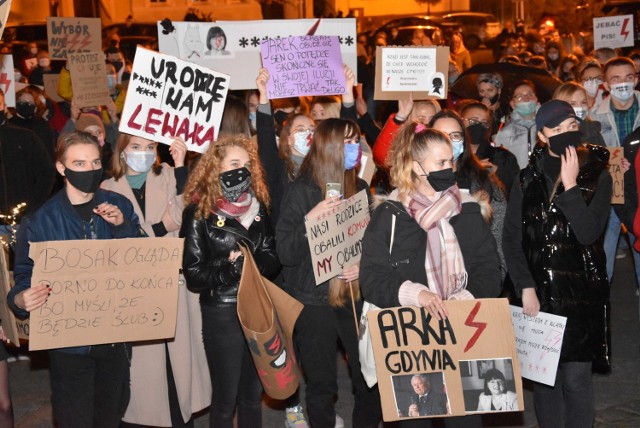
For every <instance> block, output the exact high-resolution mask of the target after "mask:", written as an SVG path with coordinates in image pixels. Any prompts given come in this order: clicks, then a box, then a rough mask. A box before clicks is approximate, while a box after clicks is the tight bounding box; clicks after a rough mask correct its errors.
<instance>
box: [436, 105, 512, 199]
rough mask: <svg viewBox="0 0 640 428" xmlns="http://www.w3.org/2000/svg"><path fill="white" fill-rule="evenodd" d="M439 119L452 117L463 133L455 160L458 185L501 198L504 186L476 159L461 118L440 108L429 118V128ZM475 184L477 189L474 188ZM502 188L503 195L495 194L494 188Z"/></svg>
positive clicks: (490, 197)
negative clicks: (461, 144) (460, 149)
mask: <svg viewBox="0 0 640 428" xmlns="http://www.w3.org/2000/svg"><path fill="white" fill-rule="evenodd" d="M440 119H454V120H455V121H456V122H458V125H460V129H462V134H463V135H464V150H463V151H462V154H461V155H460V157H458V159H457V160H456V181H457V182H458V185H459V186H460V187H461V188H463V189H470V190H472V193H475V192H476V191H477V190H483V191H484V192H486V194H487V196H489V200H490V201H493V200H496V199H498V200H499V199H503V196H504V194H505V192H504V188H503V185H502V183H501V182H500V180H499V179H498V178H497V177H496V176H495V174H493V173H490V172H489V171H487V170H486V169H485V168H483V167H482V164H481V163H480V161H479V160H478V158H477V156H476V155H475V153H473V150H472V149H471V137H469V133H468V132H467V128H466V127H465V126H464V123H463V122H462V118H461V117H460V116H459V115H458V113H456V112H455V111H453V110H448V109H445V110H442V111H441V112H438V113H436V114H435V116H433V117H432V118H431V121H430V122H429V128H433V126H434V125H435V123H436V122H437V121H438V120H440ZM476 186H477V189H476V188H475V187H476ZM496 187H497V188H498V189H500V190H502V193H503V195H495V194H494V188H496Z"/></svg>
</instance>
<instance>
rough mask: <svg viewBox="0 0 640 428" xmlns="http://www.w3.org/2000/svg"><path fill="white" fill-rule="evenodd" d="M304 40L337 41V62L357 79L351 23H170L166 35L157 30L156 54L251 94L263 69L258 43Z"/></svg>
mask: <svg viewBox="0 0 640 428" xmlns="http://www.w3.org/2000/svg"><path fill="white" fill-rule="evenodd" d="M283 24H284V25H283ZM304 35H315V36H338V43H339V45H337V46H336V48H337V47H339V49H340V52H341V55H342V62H344V63H345V64H347V65H348V66H349V67H350V68H351V70H353V72H354V73H357V55H356V37H357V36H356V20H355V19H353V18H340V19H324V18H323V19H318V20H316V19H287V20H286V21H282V20H260V21H215V22H175V21H174V22H172V23H171V27H170V28H168V29H167V28H164V27H163V25H162V23H159V24H158V44H159V46H160V49H159V50H160V52H162V53H164V54H168V55H172V56H175V57H177V58H180V59H183V60H186V61H191V62H192V63H194V64H198V65H202V66H204V67H207V68H210V69H214V70H216V71H218V72H220V73H226V74H229V75H232V76H233V80H232V81H231V87H230V88H229V89H232V90H233V89H255V88H256V74H257V72H258V69H259V68H260V67H261V66H262V64H261V54H260V45H261V42H263V41H266V40H267V39H277V38H280V39H282V40H286V39H288V38H289V37H291V36H304ZM325 72H327V71H326V70H325ZM310 76H311V74H310ZM311 81H315V79H311ZM332 86H333V85H332Z"/></svg>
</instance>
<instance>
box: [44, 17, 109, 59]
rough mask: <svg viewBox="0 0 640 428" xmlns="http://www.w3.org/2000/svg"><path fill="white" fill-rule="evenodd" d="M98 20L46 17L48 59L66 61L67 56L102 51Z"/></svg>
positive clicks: (100, 25)
mask: <svg viewBox="0 0 640 428" xmlns="http://www.w3.org/2000/svg"><path fill="white" fill-rule="evenodd" d="M101 28H102V24H101V23H100V18H73V17H69V18H63V17H53V16H48V17H47V41H48V44H49V57H50V58H51V59H52V60H53V59H61V60H66V59H67V57H68V56H69V54H72V53H81V52H101V51H102V30H101Z"/></svg>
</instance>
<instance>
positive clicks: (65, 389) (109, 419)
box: [49, 343, 130, 428]
mask: <svg viewBox="0 0 640 428" xmlns="http://www.w3.org/2000/svg"><path fill="white" fill-rule="evenodd" d="M129 352H130V350H129ZM49 360H50V367H51V372H50V373H51V406H52V408H53V417H54V419H55V421H56V423H57V425H58V426H59V427H72V428H74V427H93V428H117V427H118V426H120V419H122V416H124V412H125V410H126V409H127V405H128V404H129V397H130V389H129V356H128V352H127V350H126V348H125V344H124V343H116V344H113V345H94V346H92V347H91V351H90V352H89V354H88V355H81V354H71V353H67V352H63V351H50V352H49Z"/></svg>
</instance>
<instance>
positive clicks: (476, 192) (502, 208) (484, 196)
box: [429, 110, 507, 277]
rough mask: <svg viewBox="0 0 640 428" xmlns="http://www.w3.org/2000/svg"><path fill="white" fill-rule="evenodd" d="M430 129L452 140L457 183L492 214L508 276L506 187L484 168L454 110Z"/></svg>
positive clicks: (434, 120) (443, 113)
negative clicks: (504, 229)
mask: <svg viewBox="0 0 640 428" xmlns="http://www.w3.org/2000/svg"><path fill="white" fill-rule="evenodd" d="M429 126H430V127H431V128H433V129H435V130H438V131H442V132H444V133H445V134H446V135H447V136H448V137H449V139H450V140H451V146H452V148H453V171H454V173H455V176H456V182H457V183H458V187H459V188H460V189H461V190H465V191H467V192H469V194H470V195H471V196H473V197H474V198H475V199H477V200H479V201H483V202H486V203H484V204H481V206H482V207H483V209H485V210H488V211H487V212H486V213H483V214H486V215H485V217H486V218H487V219H488V221H489V223H490V227H491V233H492V234H493V236H494V237H495V240H496V242H497V243H498V253H499V254H500V261H501V266H502V268H503V275H502V277H504V273H505V272H506V267H505V263H504V255H503V253H502V225H503V224H504V216H505V213H506V211H507V196H506V194H505V191H504V186H503V184H502V183H501V182H500V180H499V179H498V177H496V175H495V174H494V173H493V172H491V170H489V169H488V168H486V166H485V165H483V164H482V163H481V162H480V161H479V160H478V158H477V157H476V155H475V154H474V153H473V150H472V148H471V138H470V137H469V134H468V133H467V131H466V129H465V126H464V122H463V121H462V119H461V118H460V116H458V114H457V113H456V112H454V111H451V110H443V111H441V112H440V113H438V114H436V115H435V116H433V118H432V119H431V122H430V123H429Z"/></svg>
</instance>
